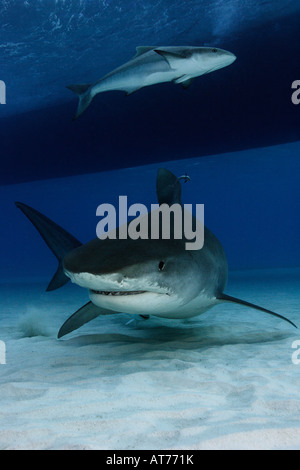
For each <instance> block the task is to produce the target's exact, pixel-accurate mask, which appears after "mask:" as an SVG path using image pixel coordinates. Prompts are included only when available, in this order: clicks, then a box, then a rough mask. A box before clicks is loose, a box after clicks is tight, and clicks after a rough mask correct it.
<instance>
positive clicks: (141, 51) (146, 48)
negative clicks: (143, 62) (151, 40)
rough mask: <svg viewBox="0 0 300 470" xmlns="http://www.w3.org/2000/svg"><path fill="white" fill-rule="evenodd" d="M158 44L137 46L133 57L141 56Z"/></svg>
mask: <svg viewBox="0 0 300 470" xmlns="http://www.w3.org/2000/svg"><path fill="white" fill-rule="evenodd" d="M156 47H157V46H137V48H136V54H135V56H134V57H133V58H134V59H135V58H136V57H139V56H140V55H143V54H146V52H149V51H153V49H155V48H156Z"/></svg>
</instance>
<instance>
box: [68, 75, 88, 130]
mask: <svg viewBox="0 0 300 470" xmlns="http://www.w3.org/2000/svg"><path fill="white" fill-rule="evenodd" d="M90 86H91V85H90V84H89V83H87V84H81V85H69V86H67V88H68V89H69V90H71V91H73V92H74V93H76V95H78V97H79V103H78V108H77V111H76V114H75V116H74V117H73V121H74V120H75V119H77V118H78V117H79V116H80V115H81V114H82V113H83V111H85V110H86V108H87V107H88V106H89V104H90V103H91V101H92V99H93V96H92V94H91V91H90V90H89V88H90Z"/></svg>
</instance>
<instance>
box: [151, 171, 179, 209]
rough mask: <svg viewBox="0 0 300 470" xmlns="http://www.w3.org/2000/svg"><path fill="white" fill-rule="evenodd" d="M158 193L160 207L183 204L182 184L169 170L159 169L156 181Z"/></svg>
mask: <svg viewBox="0 0 300 470" xmlns="http://www.w3.org/2000/svg"><path fill="white" fill-rule="evenodd" d="M156 193H157V199H158V203H159V205H161V204H169V205H172V204H181V184H180V182H179V179H178V178H177V177H176V176H175V175H174V174H173V173H172V172H171V171H169V170H166V169H165V168H159V170H158V172H157V179H156Z"/></svg>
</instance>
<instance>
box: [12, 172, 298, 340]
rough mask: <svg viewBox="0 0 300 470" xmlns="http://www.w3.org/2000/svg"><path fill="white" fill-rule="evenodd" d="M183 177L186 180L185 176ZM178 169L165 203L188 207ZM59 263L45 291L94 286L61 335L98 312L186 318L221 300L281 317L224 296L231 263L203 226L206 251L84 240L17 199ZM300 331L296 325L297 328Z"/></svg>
mask: <svg viewBox="0 0 300 470" xmlns="http://www.w3.org/2000/svg"><path fill="white" fill-rule="evenodd" d="M180 178H181V177H180ZM180 178H177V177H176V176H175V175H174V174H173V173H171V172H170V171H169V170H166V169H163V168H161V169H159V171H158V175H157V184H156V189H157V198H158V202H159V205H160V206H161V205H164V204H165V205H168V206H169V207H171V206H172V205H173V204H182V202H181V183H180ZM16 206H17V207H18V208H20V209H21V210H22V212H23V213H24V214H25V215H26V216H27V217H28V219H29V220H30V221H31V222H32V223H33V225H34V226H35V227H36V229H37V230H38V231H39V233H40V234H41V236H42V237H43V239H44V241H45V242H46V243H47V245H48V246H49V248H50V249H51V250H52V252H53V253H54V254H55V256H56V257H57V259H58V261H59V266H58V269H57V271H56V273H55V275H54V277H53V278H52V280H51V282H50V284H49V286H48V288H47V290H48V291H50V290H54V289H57V288H59V287H62V286H63V285H64V284H66V283H67V282H68V281H69V280H70V279H71V281H72V282H74V283H75V284H77V285H79V286H81V287H84V288H86V289H88V291H89V297H90V301H89V302H88V303H87V304H85V305H84V306H83V307H81V308H80V309H79V310H77V311H76V312H75V313H74V314H73V315H72V316H71V317H70V318H68V319H67V320H66V322H65V323H64V324H63V325H62V327H61V328H60V330H59V332H58V338H61V337H62V336H64V335H66V334H68V333H71V332H72V331H74V330H76V329H78V328H79V327H81V326H82V325H84V324H85V323H87V322H89V321H91V320H93V319H94V318H96V317H98V316H99V315H109V314H115V313H121V312H122V313H129V314H134V315H140V316H142V317H144V318H148V317H149V316H150V315H154V316H156V317H163V318H167V319H184V318H190V317H194V316H198V315H201V314H202V313H204V312H206V311H207V310H209V309H210V308H212V307H214V306H215V305H217V304H220V303H221V302H233V303H236V304H241V305H243V306H247V307H251V308H254V309H257V310H260V311H262V312H265V313H268V314H271V315H273V316H276V317H279V318H281V319H282V320H285V321H287V322H289V323H290V324H292V325H293V326H294V327H296V325H295V324H294V323H293V322H291V321H290V320H288V319H287V318H285V317H283V316H282V315H280V314H278V313H275V312H273V311H271V310H268V309H266V308H263V307H260V306H258V305H255V304H252V303H249V302H247V301H244V300H241V299H237V298H235V297H231V296H229V295H227V294H225V293H224V290H225V287H226V283H227V277H228V266H227V260H226V256H225V252H224V249H223V247H222V245H221V243H220V242H219V240H218V239H217V238H216V236H215V235H214V234H213V233H212V232H211V231H210V230H208V229H207V228H206V227H204V245H203V247H202V248H201V249H200V250H193V251H188V250H186V249H185V239H184V237H183V238H182V239H175V238H174V237H172V236H170V239H163V238H162V237H160V238H158V239H151V238H150V239H131V238H127V239H118V238H116V239H110V238H107V239H105V240H102V239H100V238H96V239H94V240H92V241H90V242H88V243H86V244H83V245H82V244H81V243H80V242H79V241H78V240H77V239H76V238H75V237H73V236H72V235H71V234H69V233H68V232H67V231H66V230H64V229H63V228H62V227H60V226H59V225H57V224H56V223H55V222H53V221H52V220H50V219H48V218H47V217H46V216H45V215H43V214H41V213H40V212H38V211H37V210H35V209H33V208H31V207H29V206H27V205H26V204H23V203H20V202H16ZM296 328H297V327H296Z"/></svg>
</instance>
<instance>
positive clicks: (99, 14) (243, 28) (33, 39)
mask: <svg viewBox="0 0 300 470" xmlns="http://www.w3.org/2000/svg"><path fill="white" fill-rule="evenodd" d="M299 20H300V6H299V5H298V3H297V2H291V1H287V0H282V1H279V0H278V1H265V2H260V1H255V0H251V1H248V2H245V1H233V0H232V1H231V0H229V1H221V0H219V1H217V0H215V1H208V0H189V2H186V1H179V0H172V1H169V0H164V1H159V0H152V1H150V0H149V1H148V0H136V1H126V2H124V1H121V0H116V1H109V0H102V1H100V0H97V1H96V0H89V1H88V0H81V1H79V0H78V1H75V0H73V1H71V0H70V1H68V2H63V1H59V2H57V1H54V0H45V1H44V2H39V1H31V0H27V1H19V0H18V1H17V0H6V1H3V2H0V24H1V28H0V79H1V80H4V81H5V83H6V87H7V104H6V105H1V106H0V139H1V172H0V183H1V185H2V186H1V188H0V191H1V201H0V204H1V217H2V222H1V277H2V278H4V279H6V278H7V279H11V278H16V277H18V276H20V277H23V276H25V277H26V276H27V277H34V276H47V275H48V277H49V276H50V277H51V275H52V271H53V270H54V269H55V260H53V258H52V255H51V254H50V253H48V251H47V247H45V246H44V245H43V241H42V240H41V239H40V238H39V235H38V234H36V233H35V231H34V229H33V227H31V226H30V224H29V222H28V221H27V220H24V217H23V216H22V214H21V213H20V212H19V211H17V210H16V209H15V207H14V205H13V201H14V200H21V201H23V202H25V203H28V204H30V205H32V206H33V207H36V208H37V209H39V210H40V211H41V212H43V213H45V214H46V215H48V216H49V217H51V218H52V219H54V220H56V221H57V222H58V223H59V224H61V225H62V226H64V227H65V228H67V229H68V230H69V231H70V232H72V233H73V234H74V235H75V236H77V237H78V238H79V239H81V240H82V241H87V240H89V239H91V238H94V236H95V227H96V223H97V220H96V217H95V211H96V207H97V205H99V204H101V203H102V202H111V203H115V202H116V200H117V199H116V198H117V196H118V195H119V194H120V195H121V194H127V195H128V196H129V197H130V198H131V201H132V203H134V202H142V203H148V204H151V203H154V202H156V201H155V177H156V171H157V168H158V167H160V166H161V165H162V163H161V162H165V163H164V166H167V167H168V168H170V169H171V170H172V171H174V172H178V174H182V173H184V172H189V173H191V175H190V176H191V178H192V182H191V183H190V184H187V185H184V202H192V203H193V202H194V203H204V204H205V220H206V224H207V225H208V226H209V227H210V228H211V229H212V230H213V231H214V232H215V234H216V235H217V236H218V238H219V239H220V240H221V242H222V243H223V245H224V247H225V250H226V253H227V256H228V261H229V266H230V268H231V269H239V268H259V267H262V268H269V267H272V268H273V267H295V266H299V265H300V248H299V240H300V223H299V209H300V202H299V201H300V197H299V196H300V195H299V174H300V163H299V161H300V160H299V154H300V152H299V150H300V145H299V143H298V141H300V130H299V129H300V128H299V119H300V105H299V106H295V105H293V104H292V102H291V94H292V90H291V84H292V82H293V81H294V80H297V79H300V68H299V57H300V41H299ZM149 44H150V45H152V44H154V45H155V44H157V45H182V44H187V45H200V46H202V45H210V46H216V47H221V48H225V49H227V50H230V51H232V52H234V53H235V54H236V55H237V60H236V62H235V63H234V64H233V65H231V66H230V67H227V68H225V69H222V70H219V71H217V72H214V73H212V74H208V75H206V76H203V77H200V78H198V79H197V80H195V81H194V83H193V84H192V86H191V87H190V88H189V89H188V90H183V89H182V88H181V87H180V86H176V85H173V84H161V85H157V86H153V87H148V88H144V89H142V90H140V91H138V92H137V93H135V94H133V95H132V96H129V97H125V96H124V93H122V92H110V93H103V94H101V95H98V96H97V97H96V98H95V100H94V101H93V103H92V105H91V106H90V108H89V109H88V110H87V111H86V112H85V113H84V115H83V116H82V117H81V118H80V119H78V120H77V121H76V122H72V120H71V119H72V116H73V115H74V112H75V109H76V106H77V99H76V97H74V96H73V94H72V93H71V92H70V91H69V90H67V89H66V88H65V86H66V85H68V84H70V83H80V82H83V83H84V82H90V81H94V80H97V79H99V78H100V77H101V76H103V75H104V74H105V73H107V72H109V71H110V70H112V69H113V68H115V67H117V66H119V65H120V64H122V63H124V62H125V61H127V60H129V59H130V58H131V57H132V56H133V55H134V54H135V47H136V46H138V45H149ZM280 144H284V145H283V146H281V147H280V146H279V145H280ZM274 146H275V147H274ZM262 147H264V149H262ZM246 149H249V152H245V153H243V152H242V151H244V150H246ZM237 151H241V153H236V154H235V153H234V152H237ZM212 155H216V156H212ZM167 162H169V163H167ZM147 165H151V166H150V167H147ZM129 167H134V168H135V169H134V170H130V171H129V170H128V171H127V170H124V171H123V172H122V171H119V170H121V169H126V168H129ZM117 170H118V171H117ZM105 171H106V172H107V171H109V172H108V173H104V172H105ZM96 172H100V173H99V174H98V175H94V176H86V177H84V176H83V175H87V174H91V173H96ZM74 175H81V176H78V177H74V178H73V179H72V178H69V177H71V176H74ZM57 178H59V179H57ZM64 178H67V179H64Z"/></svg>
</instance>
